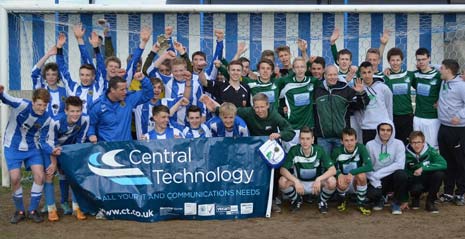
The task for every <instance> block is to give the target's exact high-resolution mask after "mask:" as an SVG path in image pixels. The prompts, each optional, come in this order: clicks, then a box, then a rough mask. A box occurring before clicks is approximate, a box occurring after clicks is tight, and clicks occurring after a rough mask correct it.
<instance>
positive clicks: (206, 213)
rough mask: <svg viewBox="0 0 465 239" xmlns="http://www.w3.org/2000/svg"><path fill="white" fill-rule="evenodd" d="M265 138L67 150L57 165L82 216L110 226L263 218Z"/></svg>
mask: <svg viewBox="0 0 465 239" xmlns="http://www.w3.org/2000/svg"><path fill="white" fill-rule="evenodd" d="M266 140H267V137H247V138H208V139H171V140H154V141H150V142H145V141H127V142H108V143H107V142H101V143H98V144H77V145H66V146H64V147H63V151H62V154H61V156H60V157H59V162H60V164H61V168H62V169H63V170H64V172H65V174H66V175H67V177H68V180H69V181H70V184H71V186H72V189H73V191H74V193H75V196H76V199H77V201H78V203H79V205H80V207H81V209H82V210H83V211H84V212H89V213H96V212H98V211H103V212H104V214H105V216H106V218H107V219H123V220H136V221H141V222H153V221H159V220H167V219H200V220H204V219H233V218H249V217H264V216H265V213H266V209H267V201H268V192H269V187H270V179H271V177H270V169H269V167H268V166H267V165H266V163H265V162H264V161H263V160H261V159H260V157H259V156H258V153H257V152H258V151H257V149H258V148H259V147H260V145H262V144H263V143H264V142H265V141H266Z"/></svg>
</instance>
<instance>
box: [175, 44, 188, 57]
mask: <svg viewBox="0 0 465 239" xmlns="http://www.w3.org/2000/svg"><path fill="white" fill-rule="evenodd" d="M173 45H174V49H175V50H176V51H177V52H178V53H179V55H184V53H186V50H185V49H184V46H183V45H182V44H181V42H178V41H175V42H174V44H173ZM175 57H176V54H175Z"/></svg>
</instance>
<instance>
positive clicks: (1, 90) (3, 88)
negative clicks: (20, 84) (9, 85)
mask: <svg viewBox="0 0 465 239" xmlns="http://www.w3.org/2000/svg"><path fill="white" fill-rule="evenodd" d="M4 90H5V87H4V86H3V85H0V94H3V91H4Z"/></svg>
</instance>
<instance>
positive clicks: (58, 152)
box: [52, 147, 61, 156]
mask: <svg viewBox="0 0 465 239" xmlns="http://www.w3.org/2000/svg"><path fill="white" fill-rule="evenodd" d="M60 154H61V147H56V148H54V149H53V151H52V155H54V156H59V155H60Z"/></svg>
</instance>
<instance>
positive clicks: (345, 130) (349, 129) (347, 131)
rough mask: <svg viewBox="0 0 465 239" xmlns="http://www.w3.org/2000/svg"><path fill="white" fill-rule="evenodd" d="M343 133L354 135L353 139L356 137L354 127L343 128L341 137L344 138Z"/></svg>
mask: <svg viewBox="0 0 465 239" xmlns="http://www.w3.org/2000/svg"><path fill="white" fill-rule="evenodd" d="M344 135H347V136H355V139H357V131H355V129H352V128H344V129H343V130H342V133H341V139H343V138H344Z"/></svg>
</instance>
